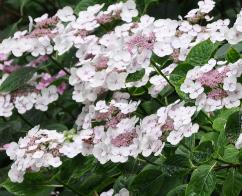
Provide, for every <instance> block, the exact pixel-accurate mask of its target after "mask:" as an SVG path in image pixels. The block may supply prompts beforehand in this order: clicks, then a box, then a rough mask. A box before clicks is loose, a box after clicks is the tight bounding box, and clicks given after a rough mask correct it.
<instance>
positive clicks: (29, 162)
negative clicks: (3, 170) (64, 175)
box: [6, 126, 65, 182]
mask: <svg viewBox="0 0 242 196" xmlns="http://www.w3.org/2000/svg"><path fill="white" fill-rule="evenodd" d="M64 140H65V138H64V135H63V134H62V133H58V132H57V131H55V130H47V129H40V128H39V126H36V127H34V128H32V129H31V130H30V131H29V132H28V134H27V135H26V136H25V137H24V138H20V139H19V141H18V143H16V142H12V143H10V144H9V145H7V146H6V153H7V155H8V156H9V157H10V159H11V160H13V161H14V163H13V164H12V166H11V169H10V171H9V173H8V175H9V177H10V179H11V181H12V182H22V181H23V179H24V174H25V173H26V172H27V171H34V172H37V171H39V170H40V168H42V167H49V166H52V167H59V166H60V165H61V164H62V162H61V160H60V155H61V154H60V151H59V149H60V148H61V146H62V145H63V142H64Z"/></svg>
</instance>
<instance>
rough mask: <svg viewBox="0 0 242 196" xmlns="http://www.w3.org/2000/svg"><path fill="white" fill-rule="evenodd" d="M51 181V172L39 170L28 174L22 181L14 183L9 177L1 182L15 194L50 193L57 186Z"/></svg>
mask: <svg viewBox="0 0 242 196" xmlns="http://www.w3.org/2000/svg"><path fill="white" fill-rule="evenodd" d="M51 181H52V176H51V174H50V173H44V172H38V173H28V174H26V175H25V177H24V181H23V182H22V183H13V182H11V181H10V179H7V180H6V181H4V182H3V183H1V184H0V186H2V187H4V188H5V189H6V190H7V191H9V192H10V193H12V194H15V195H21V196H30V195H31V196H34V195H39V194H46V195H48V193H49V192H50V191H51V190H52V189H54V187H55V185H54V184H53V183H52V182H51Z"/></svg>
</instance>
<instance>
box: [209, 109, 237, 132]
mask: <svg viewBox="0 0 242 196" xmlns="http://www.w3.org/2000/svg"><path fill="white" fill-rule="evenodd" d="M236 111H239V108H232V109H222V110H220V111H219V113H218V115H217V117H216V118H215V119H214V121H213V129H214V130H216V131H224V130H225V126H226V123H227V121H228V118H229V116H230V115H231V114H233V113H234V112H236Z"/></svg>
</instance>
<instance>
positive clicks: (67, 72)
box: [49, 56, 71, 76]
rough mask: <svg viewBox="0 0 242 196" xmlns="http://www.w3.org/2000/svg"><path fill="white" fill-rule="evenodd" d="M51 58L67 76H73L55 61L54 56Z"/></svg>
mask: <svg viewBox="0 0 242 196" xmlns="http://www.w3.org/2000/svg"><path fill="white" fill-rule="evenodd" d="M49 57H50V60H51V61H52V62H53V63H54V64H55V65H56V66H57V67H58V68H59V69H61V70H63V71H64V72H65V73H66V74H67V75H69V76H70V75H71V73H70V72H69V71H67V70H66V69H65V68H64V67H62V66H61V64H60V63H59V62H58V61H57V60H55V59H54V58H53V57H52V56H49Z"/></svg>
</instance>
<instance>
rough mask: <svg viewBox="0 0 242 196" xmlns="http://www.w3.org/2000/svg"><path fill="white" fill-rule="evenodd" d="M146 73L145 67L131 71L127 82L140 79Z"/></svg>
mask: <svg viewBox="0 0 242 196" xmlns="http://www.w3.org/2000/svg"><path fill="white" fill-rule="evenodd" d="M144 75H145V69H141V70H138V71H136V72H134V73H130V74H129V75H128V76H127V78H126V83H128V82H136V81H139V80H141V79H142V78H143V77H144Z"/></svg>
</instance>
